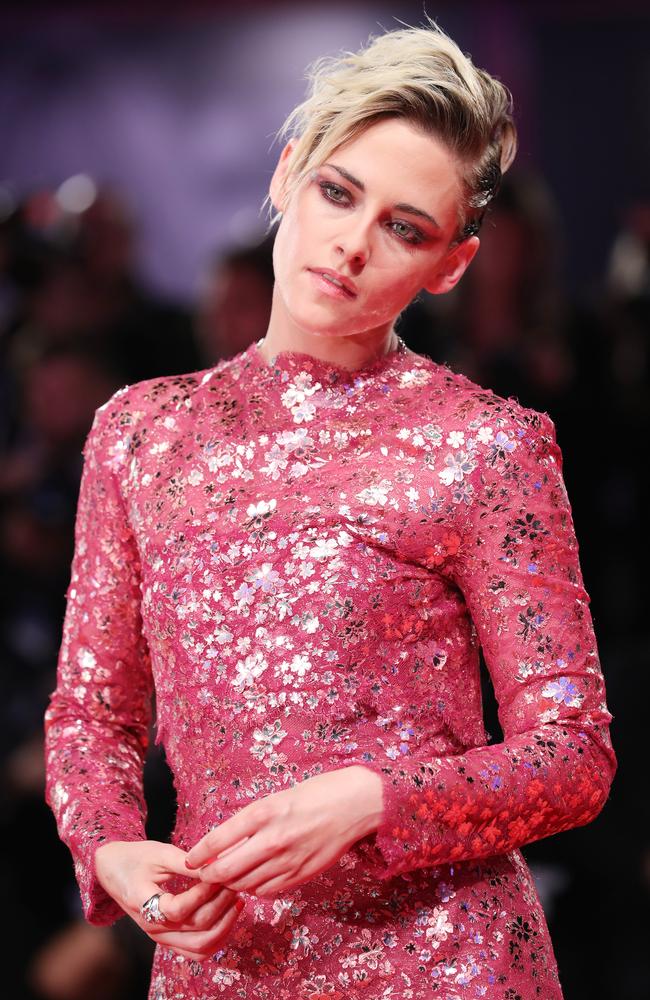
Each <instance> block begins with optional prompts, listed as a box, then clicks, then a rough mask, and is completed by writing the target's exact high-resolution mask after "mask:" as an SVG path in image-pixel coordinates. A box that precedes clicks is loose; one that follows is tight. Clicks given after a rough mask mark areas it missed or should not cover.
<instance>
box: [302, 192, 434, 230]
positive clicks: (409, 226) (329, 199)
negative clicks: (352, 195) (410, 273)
mask: <svg viewBox="0 0 650 1000" xmlns="http://www.w3.org/2000/svg"><path fill="white" fill-rule="evenodd" d="M318 186H319V187H320V189H321V191H322V194H323V198H325V200H326V201H329V202H330V203H331V204H332V205H343V204H344V203H343V202H342V201H337V200H336V198H332V197H330V195H329V194H327V193H326V192H327V191H328V190H334V191H338V192H339V193H340V194H344V195H348V194H349V192H348V191H346V190H345V188H342V187H340V186H339V185H338V184H333V183H332V182H331V181H319V184H318ZM397 225H399V226H407V227H408V229H410V230H411V232H412V233H413V235H414V238H411V239H408V238H407V237H406V236H400V234H399V233H395V235H396V236H397V238H398V240H401V242H402V243H408V244H410V245H411V246H417V245H418V244H419V243H423V242H424V240H425V239H426V237H425V235H424V233H423V232H422V231H421V230H419V229H417V227H416V226H411V225H410V224H409V223H408V222H398V223H397ZM393 232H395V230H393Z"/></svg>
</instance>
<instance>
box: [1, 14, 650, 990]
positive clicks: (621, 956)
mask: <svg viewBox="0 0 650 1000" xmlns="http://www.w3.org/2000/svg"><path fill="white" fill-rule="evenodd" d="M423 9H426V11H427V13H428V14H429V15H430V16H432V17H435V18H436V19H437V20H438V21H439V23H440V24H441V26H442V27H443V28H444V29H445V30H446V31H448V32H449V33H450V34H451V35H452V37H453V38H454V39H455V40H456V41H457V42H458V43H459V44H460V46H461V47H462V48H463V49H464V50H465V51H468V52H470V53H471V54H472V56H473V58H474V61H475V62H476V63H477V64H478V65H479V66H483V67H485V68H486V69H488V70H489V71H490V72H492V73H494V74H496V75H497V76H499V77H500V78H501V79H502V80H503V81H504V82H505V83H506V84H507V85H508V86H509V87H510V89H511V90H512V91H513V93H514V96H515V107H516V117H517V121H518V126H519V130H520V138H521V149H520V153H519V156H518V159H517V161H516V166H515V167H514V168H513V170H512V171H511V173H510V174H509V175H508V177H507V179H506V183H505V184H504V187H503V189H502V192H501V194H500V196H499V198H498V199H497V202H496V203H495V204H494V206H493V208H492V210H491V212H490V214H489V215H488V217H487V221H486V222H485V224H484V227H483V232H482V234H481V235H482V242H483V247H482V250H481V252H480V254H479V255H478V257H477V258H476V260H475V261H474V262H473V264H472V267H471V268H470V270H469V272H468V273H467V275H466V276H465V278H464V279H463V281H462V282H461V284H460V285H459V287H458V289H457V290H456V291H454V292H453V293H452V294H450V295H447V296H440V297H435V298H434V297H432V296H428V295H426V294H425V295H422V296H421V297H420V298H419V299H418V300H417V301H416V302H415V303H414V304H413V305H412V306H411V307H410V308H409V310H408V311H407V313H406V314H405V315H404V316H403V317H402V319H401V321H400V325H399V327H398V329H399V332H400V333H401V335H402V337H403V338H404V340H405V341H406V342H407V344H408V345H409V347H411V348H412V349H413V350H415V351H417V352H419V353H422V354H427V355H429V356H430V357H431V358H433V360H435V361H437V362H440V363H446V364H449V365H450V367H452V368H453V369H454V370H456V371H460V372H463V373H464V374H466V375H468V376H469V377H470V378H472V379H474V380H475V381H477V382H479V383H480V384H481V385H483V386H486V387H488V388H491V389H494V391H495V392H497V393H499V394H501V395H505V396H515V397H516V398H518V399H519V401H520V402H521V403H523V404H524V405H525V406H530V407H534V408H536V409H539V410H543V411H546V412H548V413H549V414H550V415H551V417H552V418H553V420H554V422H555V424H556V428H557V432H558V440H559V443H560V446H561V448H562V451H563V454H564V470H565V479H566V483H567V488H568V491H569V496H570V498H571V502H572V507H573V513H574V521H575V526H576V530H577V534H578V539H579V541H580V558H581V565H582V570H583V575H584V580H585V586H586V588H587V590H588V592H589V593H590V595H591V611H592V615H593V619H594V624H595V628H596V634H597V638H598V643H599V650H600V655H601V660H602V665H603V670H604V673H605V677H606V681H607V689H608V698H609V706H610V709H611V710H612V712H613V714H614V724H613V739H614V745H615V748H616V751H617V753H618V758H619V772H618V775H617V777H616V780H615V783H614V787H613V790H612V795H611V798H610V801H609V802H608V804H607V805H606V807H605V809H604V811H603V813H602V814H601V815H600V817H599V818H598V819H597V820H596V821H595V823H593V824H592V825H590V826H588V827H584V828H582V829H577V830H573V831H569V832H567V833H564V834H562V835H560V836H557V837H553V838H550V839H548V840H545V841H540V842H538V843H536V844H533V845H530V846H529V847H527V848H526V849H525V851H524V853H525V855H526V857H527V859H528V860H529V862H530V864H531V867H532V868H533V871H534V874H535V877H536V880H537V883H538V886H539V889H540V894H541V897H542V900H543V903H544V908H545V911H546V915H547V919H548V922H549V926H550V929H551V934H552V937H553V941H554V945H555V950H556V955H557V959H558V964H559V969H560V978H561V980H562V983H563V987H564V992H565V997H566V1000H582V998H589V1000H600V998H602V1000H610V998H612V1000H614V998H616V1000H647V998H648V996H650V957H649V954H650V950H649V949H648V940H650V833H649V830H648V812H649V810H648V785H647V778H644V774H645V772H644V770H643V769H644V767H645V764H644V761H647V744H646V743H645V738H644V737H643V733H644V732H645V725H646V721H647V714H646V713H645V708H644V706H645V705H646V704H650V699H649V695H650V683H649V676H650V671H648V662H649V653H650V642H649V635H648V627H647V622H648V582H647V572H646V567H645V558H646V557H644V556H643V554H642V553H643V544H644V543H643V537H644V531H645V529H644V527H643V518H644V516H645V514H644V511H645V512H647V511H648V451H647V449H648V437H649V432H650V426H649V419H648V418H649V410H650V397H649V393H648V381H649V374H650V373H649V368H648V349H649V334H650V112H649V110H648V109H649V107H650V11H649V9H648V5H647V3H645V4H644V3H633V2H626V0H617V3H616V4H611V3H610V4H604V3H602V4H601V3H588V2H576V3H571V2H567V0H565V2H562V3H559V2H558V3H556V2H552V0H546V2H544V3H535V2H530V3H508V2H495V3H490V2H476V3H463V2H460V0H458V2H454V3H434V2H433V0H428V2H427V3H426V5H425V6H424V7H423V5H422V4H421V3H400V2H398V0H394V2H390V3H355V2H352V0H348V2H346V3H329V4H316V3H309V2H307V0H302V2H300V3H289V2H286V3H270V2H267V3H250V2H246V0H241V2H240V3H238V4H237V5H233V4H226V3H224V4H221V3H217V2H212V3H193V2H185V3H183V4H182V5H181V4H175V5H170V4H164V3H162V4H160V3H159V4H157V5H156V7H155V9H154V8H153V7H152V6H149V5H148V4H147V3H140V4H138V5H137V7H136V5H134V4H126V3H122V2H120V0H113V2H112V3H111V4H110V5H109V4H106V5H101V4H99V5H97V4H93V3H86V4H84V5H76V6H75V5H65V4H59V5H49V6H47V7H46V6H43V5H37V4H29V3H27V4H21V6H20V8H19V9H18V8H16V9H15V10H12V9H11V7H9V8H7V7H6V6H5V7H3V9H2V12H1V13H0V53H1V58H0V135H1V136H2V141H1V143H0V455H1V460H0V567H1V568H0V588H1V597H2V599H1V600H0V712H1V713H2V719H1V725H0V752H1V754H2V776H1V780H0V796H1V799H0V805H1V808H0V852H1V858H2V871H3V875H2V883H3V890H4V898H5V900H6V903H5V907H4V909H5V916H7V917H8V920H9V930H8V931H6V933H5V939H4V944H5V954H6V955H7V956H11V958H10V959H7V961H5V963H4V968H3V981H4V986H3V995H4V996H6V997H8V998H9V997H11V998H12V1000H86V998H92V1000H113V998H120V1000H131V998H133V1000H139V998H144V997H145V996H146V994H147V986H148V981H149V969H150V963H151V956H152V945H151V943H150V941H149V939H148V938H147V937H146V935H144V934H143V933H142V932H141V931H140V930H139V929H138V928H137V927H136V926H135V924H134V923H133V922H132V921H129V920H128V919H124V920H121V921H118V923H117V924H116V925H115V926H114V927H111V928H97V927H91V926H90V925H88V924H85V923H84V922H83V920H82V919H81V910H80V904H79V896H78V890H77V886H76V882H75V881H74V877H73V870H72V862H71V858H70V855H69V853H68V851H67V848H65V847H63V845H62V844H61V843H60V842H59V841H58V838H57V834H56V830H55V826H54V821H53V817H52V815H51V814H50V812H49V809H48V808H47V806H46V805H45V804H44V801H43V788H44V774H43V759H42V718H43V712H44V710H45V706H46V703H47V698H48V695H49V693H50V691H51V690H52V689H53V687H54V684H55V673H56V658H57V653H58V646H59V643H60V637H61V625H62V620H63V614H64V610H65V592H66V589H67V586H68V582H69V573H70V561H71V558H72V552H73V544H74V517H75V507H76V500H77V494H78V488H79V479H80V474H81V465H82V455H81V448H82V446H83V442H84V439H85V436H86V434H87V432H88V430H89V428H90V424H91V421H92V418H93V414H94V411H95V409H96V407H97V406H99V405H101V404H102V403H103V402H104V401H105V400H106V399H107V398H108V396H109V395H110V394H111V393H112V392H113V391H114V390H115V389H117V388H119V387H120V386H121V385H124V384H127V383H132V382H135V381H138V380H140V379H144V378H150V377H154V376H158V375H173V374H180V373H184V372H190V371H196V370H198V369H201V368H205V367H209V366H212V365H214V364H216V362H217V361H218V360H219V359H220V358H223V357H228V356H231V355H233V354H235V353H238V352H239V351H241V350H243V349H244V348H245V347H247V346H248V345H249V344H250V343H251V341H252V340H258V339H259V338H260V337H263V336H264V334H265V332H266V324H267V321H268V314H269V308H270V301H271V290H272V282H273V272H272V266H271V258H270V253H271V245H272V236H271V237H270V238H267V239H264V228H265V222H266V219H265V218H264V217H263V216H262V214H261V213H260V205H261V202H262V200H263V198H264V196H265V195H266V192H267V189H268V183H269V180H270V177H271V173H272V171H273V168H274V166H275V163H276V161H277V157H278V155H279V152H280V146H279V144H278V143H277V142H275V141H274V135H275V132H276V131H277V129H278V128H279V126H280V124H281V123H282V121H283V120H284V118H285V116H286V115H287V113H288V112H289V111H290V110H291V109H292V108H293V107H294V106H295V104H296V103H298V102H299V101H300V100H301V99H302V97H303V95H304V86H305V83H304V75H303V74H304V69H305V67H306V65H307V64H308V63H309V62H310V61H311V60H312V59H314V58H316V57H317V56H319V55H324V54H334V53H337V52H339V51H340V50H342V49H357V48H358V47H359V46H360V45H361V44H363V43H364V42H365V41H366V40H367V38H368V35H369V34H371V33H374V34H377V33H380V32H381V31H383V30H384V29H390V28H395V27H398V26H399V22H400V21H404V22H406V23H407V24H412V25H415V24H419V23H421V15H422V11H423ZM234 10H236V13H233V11H234ZM646 544H647V542H646ZM485 689H486V714H487V717H488V728H489V729H490V732H491V733H492V734H493V738H494V739H498V738H499V730H498V722H497V721H496V718H495V706H494V703H493V700H491V694H490V689H489V682H488V681H487V678H486V680H485ZM642 709H643V711H642ZM146 792H147V797H148V800H149V807H150V816H149V828H148V832H149V835H150V836H151V837H153V838H155V839H166V838H167V837H168V835H169V831H170V828H171V825H172V822H173V815H174V802H173V792H172V789H171V785H170V781H169V775H168V772H167V770H166V765H165V761H164V757H163V756H162V751H160V752H159V748H156V747H152V751H151V755H150V757H149V759H148V761H147V768H146Z"/></svg>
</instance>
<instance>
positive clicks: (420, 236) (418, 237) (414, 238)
mask: <svg viewBox="0 0 650 1000" xmlns="http://www.w3.org/2000/svg"><path fill="white" fill-rule="evenodd" d="M391 225H393V226H403V227H404V229H405V230H406V232H407V233H411V234H412V235H411V236H410V237H409V236H406V235H404V234H400V233H398V234H397V235H398V236H399V237H400V239H402V240H404V242H405V243H413V244H416V243H423V242H424V238H425V237H424V233H423V232H421V231H420V230H419V229H418V228H417V227H416V226H411V225H409V223H408V222H400V221H399V220H398V221H397V222H393V223H391Z"/></svg>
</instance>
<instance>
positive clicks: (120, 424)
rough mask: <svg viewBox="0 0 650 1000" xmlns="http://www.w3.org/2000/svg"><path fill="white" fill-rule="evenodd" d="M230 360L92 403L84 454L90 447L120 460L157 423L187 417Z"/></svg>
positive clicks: (152, 433) (148, 437)
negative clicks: (92, 408) (92, 407)
mask: <svg viewBox="0 0 650 1000" xmlns="http://www.w3.org/2000/svg"><path fill="white" fill-rule="evenodd" d="M234 360H235V359H233V358H226V359H223V360H222V361H220V362H218V364H217V365H215V366H213V367H210V368H203V369H200V370H198V371H194V372H189V373H187V374H183V375H163V376H159V377H156V378H150V379H143V380H142V381H140V382H134V383H132V384H130V385H123V386H121V388H119V389H117V390H116V391H115V392H114V393H113V394H112V395H111V396H110V397H109V398H108V399H107V400H106V402H105V403H103V404H102V405H101V406H99V407H98V408H97V409H96V411H95V414H94V419H93V424H92V427H91V429H90V432H89V434H88V437H87V439H86V444H85V446H84V456H85V457H86V458H88V456H89V452H92V454H93V455H94V456H101V457H102V458H103V460H104V461H109V462H110V464H111V465H112V466H113V468H116V467H118V466H119V465H123V464H124V463H125V461H126V459H127V457H128V456H129V455H130V454H133V452H134V451H136V450H137V449H138V448H139V447H141V446H142V445H143V444H146V443H148V442H149V441H153V440H154V439H155V437H156V436H157V432H158V430H159V428H162V429H164V430H166V431H169V430H170V429H171V428H178V427H179V426H183V425H185V424H186V422H187V420H188V419H189V420H191V418H192V416H193V415H194V414H195V413H196V411H197V409H198V406H199V404H200V401H201V399H202V397H203V390H204V387H205V386H206V385H207V384H208V383H209V382H211V381H213V380H214V379H215V378H223V377H224V376H225V375H226V374H227V372H228V370H229V368H230V367H231V366H232V364H233V361H234Z"/></svg>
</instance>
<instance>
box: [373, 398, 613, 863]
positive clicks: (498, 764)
mask: <svg viewBox="0 0 650 1000" xmlns="http://www.w3.org/2000/svg"><path fill="white" fill-rule="evenodd" d="M521 410H522V411H523V408H521ZM531 412H532V411H528V413H531ZM536 417H537V418H539V419H537V420H535V421H534V423H535V424H536V425H538V428H539V429H537V428H536V427H533V426H531V422H530V421H528V422H527V421H526V419H525V418H524V419H523V420H518V419H516V416H515V419H508V420H506V421H505V422H504V424H503V426H502V427H501V433H502V434H503V438H500V443H501V447H500V448H493V449H491V450H490V451H488V452H487V458H486V457H485V453H484V455H483V457H482V458H481V459H480V460H479V463H478V467H477V469H476V470H475V475H474V476H473V483H472V485H473V487H474V496H473V501H472V503H471V504H470V505H469V506H467V505H465V504H459V505H458V514H459V516H458V521H457V529H458V533H459V535H460V538H461V543H460V548H459V551H458V553H457V555H456V556H455V557H454V561H453V562H452V563H450V564H449V566H448V567H446V569H444V570H443V571H444V572H446V574H447V575H449V576H450V577H451V578H452V579H453V580H454V581H455V582H456V584H457V585H458V586H459V588H460V589H461V590H462V592H463V594H464V597H465V600H466V602H467V606H468V609H469V611H470V613H471V616H472V619H473V622H474V625H475V628H476V631H477V634H478V638H479V640H480V642H481V645H482V648H483V653H484V657H485V662H486V664H487V667H488V669H489V671H490V675H491V677H492V681H493V684H494V689H495V694H496V698H497V701H498V704H499V720H500V723H501V726H502V729H503V733H504V741H503V742H502V743H499V744H495V745H492V746H487V747H478V748H474V749H470V750H468V751H467V752H466V753H464V754H463V755H462V756H452V757H441V758H430V757H428V758H419V759H412V758H405V759H402V760H400V761H399V762H396V763H395V764H392V763H391V762H387V763H383V762H381V761H377V762H376V763H375V762H373V763H370V764H366V763H365V762H364V766H365V767H368V768H369V769H370V770H372V771H373V772H375V773H377V774H379V776H380V777H381V779H382V783H383V789H382V792H383V816H382V819H381V822H380V825H379V828H378V829H377V831H376V843H377V846H378V847H379V849H380V851H381V854H382V856H383V860H384V861H385V866H382V868H381V872H380V877H382V878H390V877H392V876H393V875H395V874H398V873H400V872H403V871H408V870H410V869H414V868H422V867H427V866H430V865H437V864H443V863H451V862H455V861H461V860H464V859H470V858H481V857H488V856H490V855H494V854H500V853H503V852H506V851H509V850H511V849H513V848H516V847H519V846H521V845H523V844H526V843H529V842H531V841H534V840H539V839H541V838H542V837H546V836H549V835H550V834H553V833H558V832H559V831H561V830H566V829H569V828H570V827H575V826H582V825H583V824H585V823H588V822H590V821H591V820H592V819H593V818H594V817H595V816H596V815H597V814H598V813H599V811H600V810H601V808H602V806H603V805H604V803H605V801H606V799H607V795H608V792H609V788H610V785H611V782H612V779H613V776H614V773H615V770H616V758H615V756H614V753H613V750H612V748H611V743H610V739H609V723H610V720H611V715H610V714H609V712H608V711H607V708H606V704H605V696H604V684H603V677H602V673H601V669H600V664H599V660H598V651H597V646H596V639H595V636H594V630H593V624H592V619H591V614H590V611H589V607H588V605H589V597H588V595H587V593H586V592H585V590H584V587H583V581H582V575H581V570H580V565H579V560H578V544H577V541H576V537H575V532H574V526H573V522H572V517H571V509H570V505H569V500H568V497H567V494H566V489H565V486H564V481H563V478H562V455H561V452H560V449H559V447H558V445H557V442H556V435H555V428H554V425H553V423H552V421H551V420H550V418H549V417H548V416H547V415H546V414H536ZM456 708H457V709H458V710H460V711H462V706H456Z"/></svg>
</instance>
